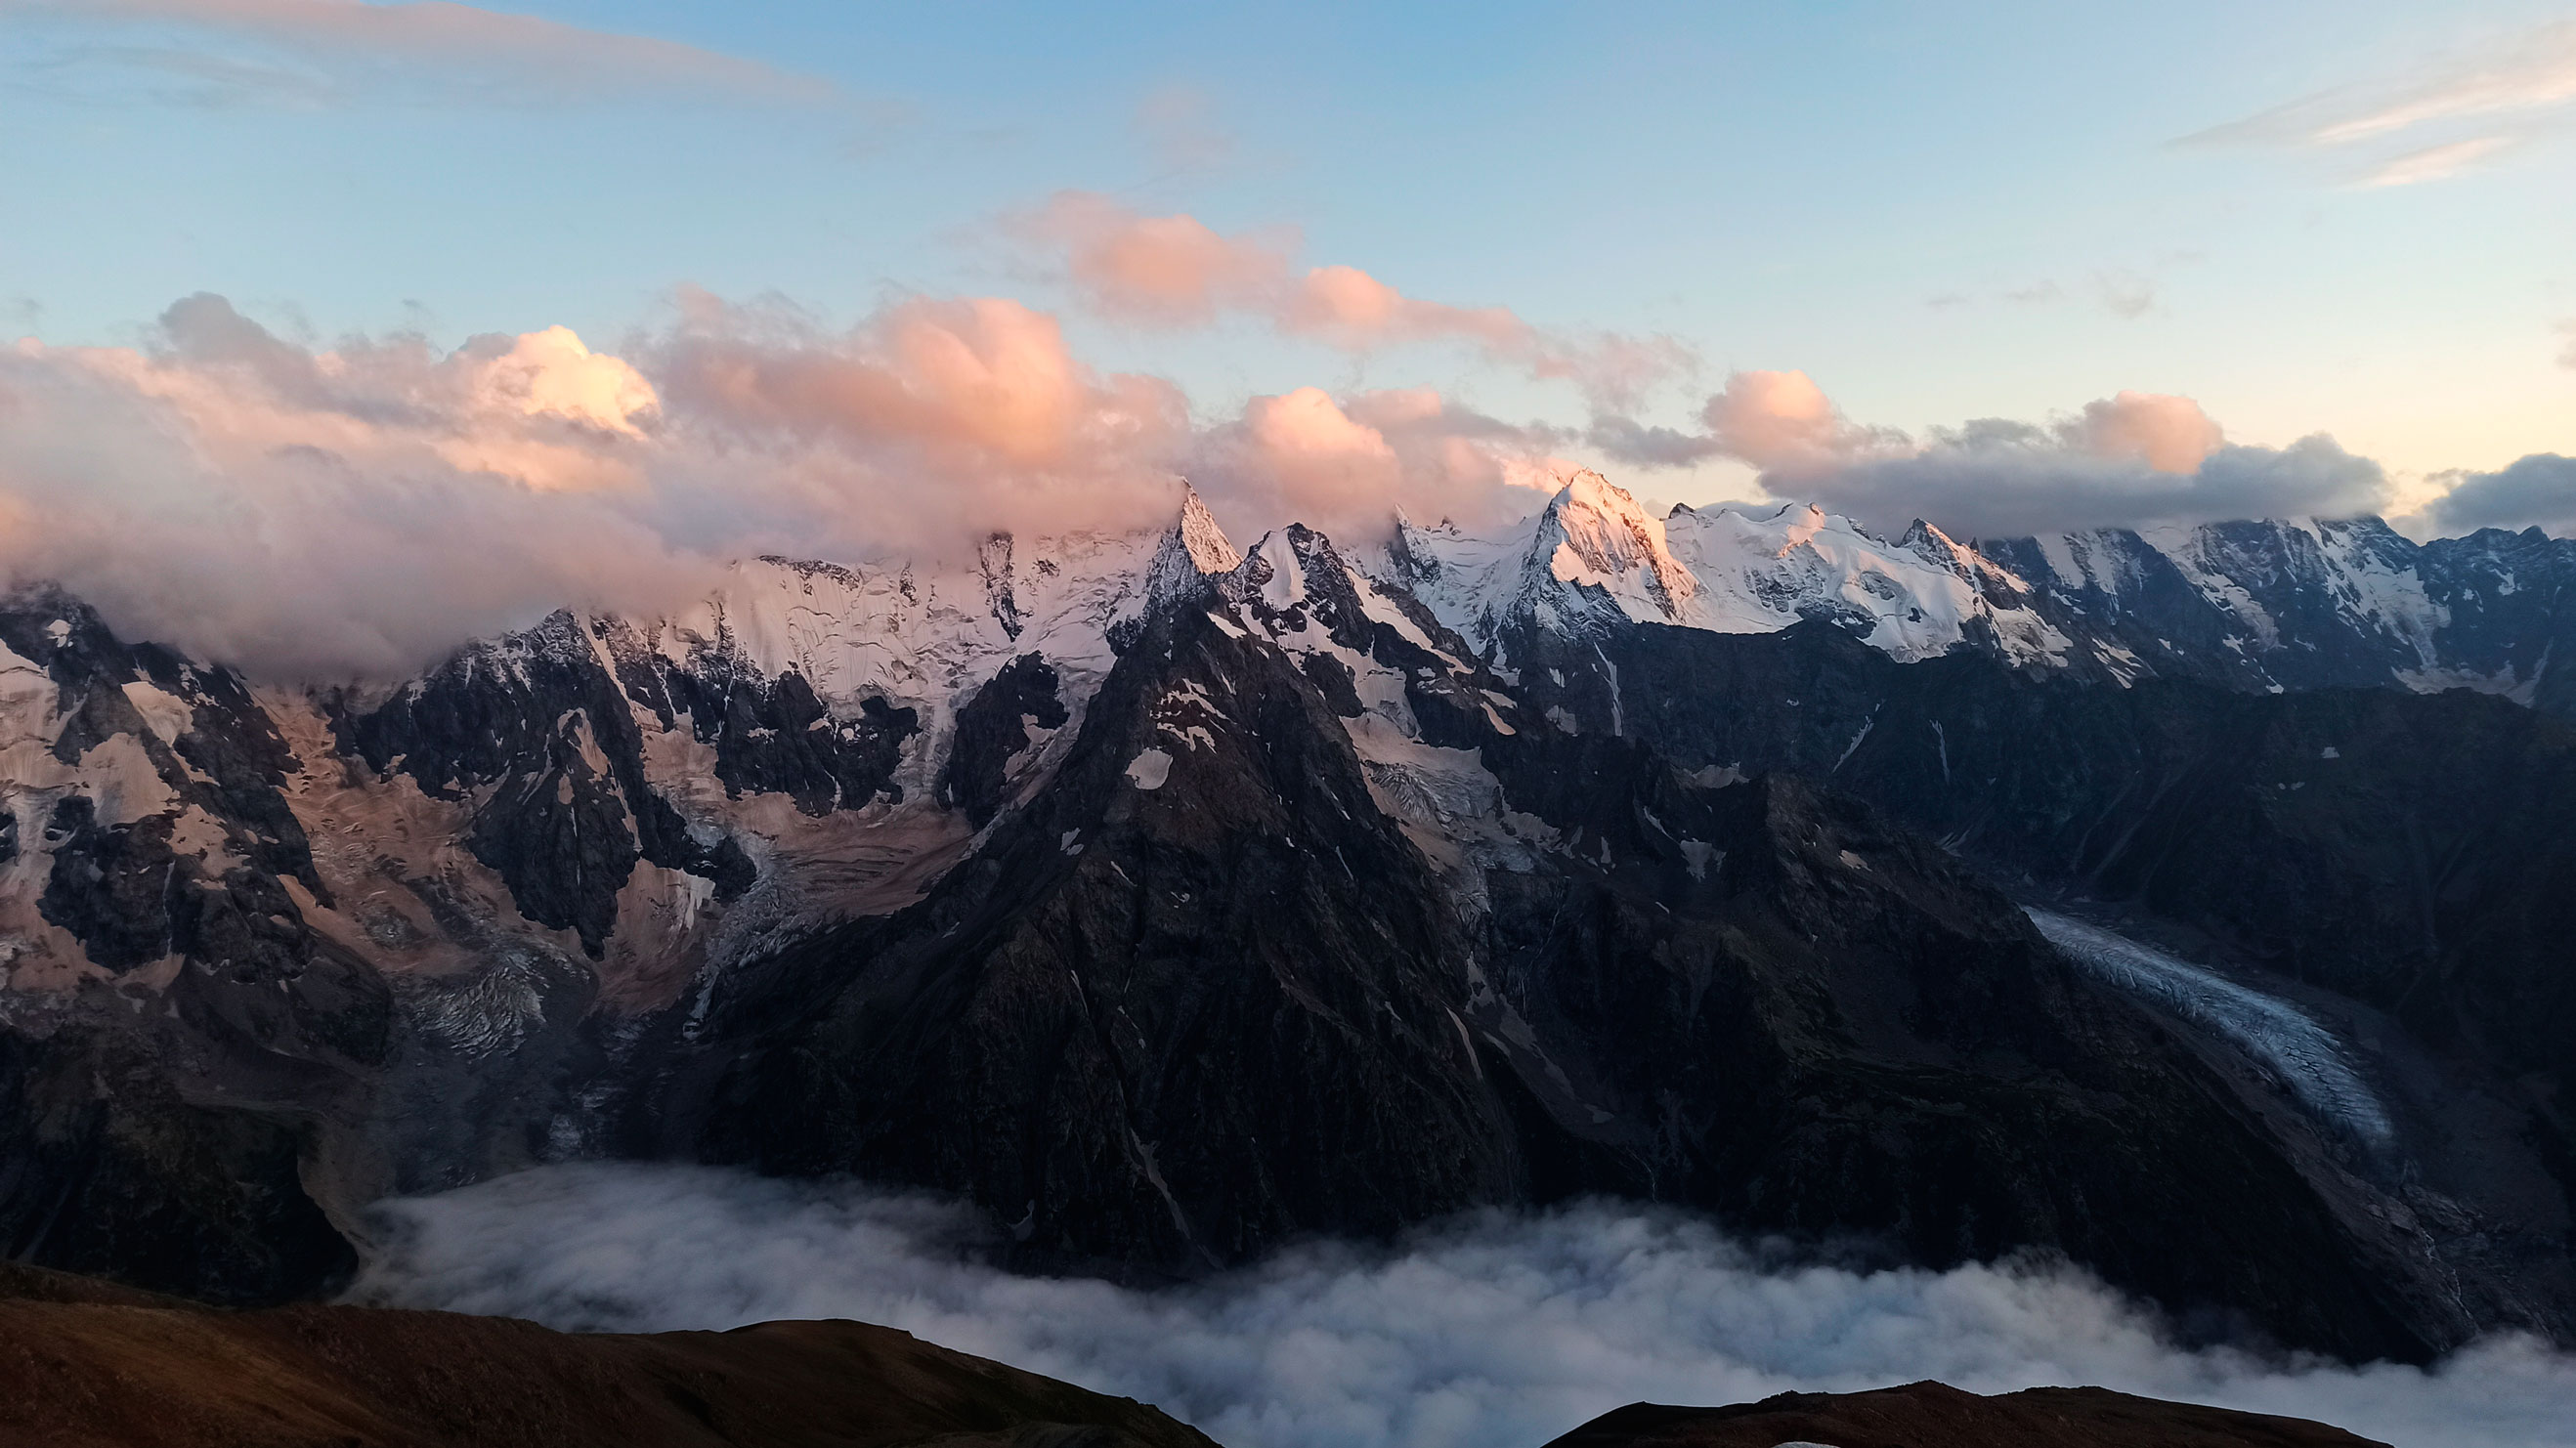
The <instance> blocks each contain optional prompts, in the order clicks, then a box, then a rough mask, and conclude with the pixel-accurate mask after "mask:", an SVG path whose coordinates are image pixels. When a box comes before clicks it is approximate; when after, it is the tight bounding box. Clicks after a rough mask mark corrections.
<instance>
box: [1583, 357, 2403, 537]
mask: <svg viewBox="0 0 2576 1448" xmlns="http://www.w3.org/2000/svg"><path fill="white" fill-rule="evenodd" d="M1700 421H1701V423H1702V425H1703V427H1704V428H1705V429H1706V431H1704V432H1702V433H1697V434H1690V433H1680V432H1675V431H1673V430H1670V429H1665V428H1647V427H1643V426H1641V425H1639V424H1636V423H1634V422H1632V421H1629V420H1626V419H1618V418H1613V419H1605V420H1604V421H1603V422H1596V423H1595V425H1594V427H1593V429H1592V431H1591V432H1590V433H1589V434H1588V437H1589V439H1590V440H1591V441H1592V443H1593V444H1594V445H1595V446H1596V447H1600V448H1602V449H1603V450H1604V451H1605V452H1607V453H1609V454H1610V455H1611V456H1612V457H1614V458H1616V459H1617V460H1619V461H1622V462H1626V463H1630V464H1633V465H1636V466H1644V467H1654V466H1677V465H1681V464H1684V463H1687V462H1690V461H1694V460H1696V459H1697V458H1700V457H1713V456H1723V457H1733V458H1738V459H1741V460H1743V461H1745V462H1748V463H1751V464H1752V465H1753V466H1755V467H1756V468H1759V469H1761V470H1762V484H1763V487H1764V488H1765V489H1766V490H1768V491H1769V492H1770V493H1771V494H1773V495H1774V496H1775V497H1786V498H1796V499H1799V500H1802V501H1813V502H1818V503H1822V504H1824V505H1825V506H1827V507H1829V508H1832V509H1834V510H1836V511H1838V512H1843V513H1847V514H1850V515H1852V516H1854V517H1857V518H1860V519H1863V520H1864V521H1868V522H1872V523H1875V524H1878V525H1880V526H1887V527H1895V526H1902V525H1903V524H1904V523H1905V522H1906V521H1908V520H1909V519H1912V518H1924V519H1928V520H1930V521H1931V522H1933V523H1934V524H1936V525H1938V526H1939V527H1941V528H1943V529H1944V530H1946V531H1948V532H1950V533H1953V534H1955V535H1958V536H1961V537H1986V538H1998V537H2019V536H2024V535H2028V534H2034V533H2054V532H2062V531H2069V530H2075V529H2084V528H2100V527H2142V526H2148V525H2153V524H2158V523H2196V522H2208V521H2214V520H2219V519H2228V518H2265V517H2275V518H2277V517H2304V516H2325V517H2344V516H2350V515H2353V514H2358V513H2366V512H2372V511H2375V510H2377V509H2379V508H2381V507H2383V506H2385V505H2386V503H2387V502H2388V500H2389V497H2390V488H2389V483H2388V478H2387V475H2386V474H2385V473H2384V472H2383V471H2382V470H2381V468H2380V467H2379V465H2378V464H2377V463H2375V462H2372V461H2371V460H2370V459H2368V458H2363V457H2356V456H2354V455H2353V454H2351V453H2348V452H2346V451H2344V449H2343V448H2342V447H2341V446H2340V445H2338V444H2337V443H2336V442H2335V441H2334V439H2332V438H2330V437H2327V436H2325V435H2323V434H2318V435H2316V436H2312V437H2306V438H2302V439H2300V440H2299V441H2297V442H2295V443H2292V444H2291V445H2289V446H2288V447H2286V448H2268V447H2244V446H2234V445H2230V444H2228V443H2227V442H2226V440H2225V434H2224V433H2223V432H2222V431H2221V430H2220V428H2219V426H2218V424H2217V423H2215V422H2213V421H2212V420H2211V419H2210V418H2209V416H2208V414H2206V413H2205V412H2203V411H2202V410H2201V408H2200V405H2199V404H2198V403H2196V402H2194V401H2192V400H2191V399H2190V398H2187V397H2170V396H2162V395H2158V394H2154V393H2144V392H2123V393H2121V394H2119V395H2118V396H2116V397H2112V398H2106V399H2102V400H2100V401H2096V402H2091V403H2088V404H2086V405H2085V407H2084V408H2083V409H2082V411H2080V412H2078V413H2076V414H2075V415H2073V416H2071V417H2064V418H2060V419H2058V420H2057V421H2055V422H2053V423H2051V424H2049V425H2046V426H2041V425H2038V424H2033V423H2026V422H2017V421H2013V420H2010V419H2005V418H1981V419H1977V420H1974V421H1971V422H1968V423H1965V424H1962V425H1961V426H1959V427H1956V428H1942V429H1933V430H1932V431H1931V432H1930V433H1929V434H1928V435H1927V436H1926V437H1924V438H1922V439H1916V438H1912V437H1909V436H1907V435H1906V434H1904V433H1902V432H1899V431H1897V430H1895V429H1893V428H1884V427H1865V426H1862V425H1860V424H1858V423H1855V422H1853V421H1851V420H1850V419H1849V418H1848V417H1846V416H1844V415H1843V413H1842V410H1841V409H1840V408H1838V407H1836V406H1835V405H1834V404H1833V402H1832V401H1831V399H1829V398H1827V397H1826V396H1825V394H1824V392H1823V390H1822V389H1820V388H1818V387H1817V386H1816V384H1815V383H1814V382H1813V381H1812V380H1811V379H1809V378H1808V377H1807V375H1806V374H1805V373H1803V372H1738V373H1735V374H1733V375H1731V376H1730V377H1728V378H1727V384H1726V388H1725V390H1724V391H1722V392H1719V393H1717V394H1715V395H1714V396H1712V397H1710V398H1709V399H1708V402H1707V403H1706V405H1704V406H1703V407H1702V408H1701V409H1700Z"/></svg>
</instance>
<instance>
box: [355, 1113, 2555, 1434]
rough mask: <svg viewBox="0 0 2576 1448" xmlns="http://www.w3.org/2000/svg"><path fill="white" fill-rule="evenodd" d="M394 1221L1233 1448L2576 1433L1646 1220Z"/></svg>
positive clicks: (2486, 1365)
mask: <svg viewBox="0 0 2576 1448" xmlns="http://www.w3.org/2000/svg"><path fill="white" fill-rule="evenodd" d="M377 1225H378V1226H379V1227H380V1228H381V1229H382V1231H383V1234H384V1241H383V1242H382V1244H381V1246H380V1249H379V1250H378V1252H377V1253H376V1254H375V1257H374V1260H373V1261H372V1262H371V1264H370V1266H369V1267H368V1269H367V1271H366V1273H365V1274H364V1276H363V1277H362V1278H361V1280H360V1281H359V1283H358V1284H357V1286H356V1287H355V1288H354V1289H353V1292H352V1297H353V1298H354V1299H355V1300H359V1301H365V1302H374V1303H385V1304H393V1305H400V1306H410V1307H435V1308H445V1309H450V1310H455V1311H464V1312H475V1313H496V1314H507V1315H511V1316H517V1317H525V1318H531V1319H534V1320H536V1321H539V1322H544V1323H549V1324H552V1325H553V1326H556V1327H560V1328H567V1329H574V1330H593V1331H658V1330H667V1329H675V1328H727V1327H735V1326H739V1325H742V1324H745V1323H751V1322H759V1321H764V1320H768V1319H775V1318H824V1317H841V1318H855V1319H859V1320H863V1321H868V1322H876V1323H883V1324H887V1325H890V1326H893V1327H899V1328H902V1329H905V1330H907V1331H909V1332H911V1333H913V1334H915V1335H916V1336H919V1337H922V1338H926V1339H928V1340H930V1341H933V1342H937V1343H942V1344H945V1345H947V1346H949V1347H953V1348H958V1349H961V1350H964V1351H966V1352H971V1353H976V1354H980V1355H982V1356H986V1357H991V1358H997V1359H1000V1360H1002V1361H1004V1362H1008V1363H1013V1364H1016V1365H1018V1366H1020V1367H1023V1368H1028V1369H1031V1370H1034V1371H1037V1372H1042V1373H1047V1374H1051V1375H1053V1376H1056V1377H1060V1378H1065V1379H1069V1380H1071V1381H1073V1382H1076V1383H1080V1384H1082V1385H1084V1386H1086V1387H1090V1388H1094V1389H1097V1390H1100V1391H1103V1392H1109V1393H1117V1394H1123V1395H1127V1396H1132V1397H1136V1398H1140V1399H1143V1400H1145V1401H1147V1402H1151V1403H1155V1404H1158V1405H1159V1406H1161V1407H1162V1408H1164V1409H1165V1410H1167V1411H1169V1412H1172V1413H1174V1414H1176V1415H1178V1416H1180V1417H1182V1418H1185V1419H1187V1420H1189V1421H1190V1422H1192V1423H1194V1424H1196V1425H1197V1426H1199V1427H1200V1428H1202V1429H1204V1430H1205V1431H1206V1432H1208V1433H1209V1434H1211V1435H1212V1436H1214V1437H1215V1438H1216V1439H1217V1440H1218V1441H1220V1442H1223V1443H1226V1444H1228V1445H1230V1448H1326V1445H1330V1448H1371V1445H1390V1448H1392V1445H1403V1448H1449V1445H1479V1448H1484V1445H1495V1448H1515V1445H1527V1448H1537V1445H1539V1444H1541V1443H1544V1442H1546V1441H1547V1440H1549V1439H1550V1438H1553V1437H1555V1436H1556V1435H1558V1434H1560V1433H1563V1432H1565V1431H1566V1430H1568V1429H1570V1428H1572V1427H1574V1426H1576V1425H1577V1424H1579V1423H1581V1422H1583V1421H1585V1420H1587V1419H1589V1418H1591V1417H1593V1416H1595V1415H1597V1414H1599V1413H1602V1412H1605V1411H1607V1410H1609V1409H1611V1408H1615V1407H1618V1406H1620V1405H1621V1404H1624V1403H1629V1402H1634V1401H1638V1400H1641V1399H1643V1400H1652V1401H1660V1402H1670V1403H1710V1404H1716V1403H1731V1402H1740V1401H1745V1400H1749V1399H1755V1398H1760V1397H1764V1396H1767V1395H1769V1394H1772V1393H1778V1392H1785V1391H1790V1390H1807V1391H1851V1390H1857V1389H1863V1388H1872V1387H1881V1386H1885V1385H1888V1384H1892V1383H1902V1382H1910V1381H1914V1380H1917V1379H1922V1378H1938V1379H1940V1380H1942V1381H1944V1382H1948V1383H1952V1384H1955V1385H1957V1386H1960V1387H1963V1388H1968V1389H1971V1390H1974V1391H1978V1392H1989V1393H1991V1392H2000V1391H2007V1390H2011V1389H2016V1388H2023V1387H2030V1386H2035V1385H2041V1384H2069V1385H2072V1384H2099V1385H2102V1386H2106V1387H2112V1388H2118V1389H2121V1390H2124V1391H2128V1392H2135V1393H2144V1394H2150V1395H2154V1396H2157V1397H2165V1398H2177V1399H2187V1400H2191V1401H2196V1402H2204V1403H2214V1404H2220V1405H2224V1406H2228V1407H2235V1408H2245V1409H2251V1410H2255V1411H2260V1412H2268V1413H2283V1414H2291V1415H2295V1416H2300V1417H2311V1418H2317V1419H2322V1420H2324V1421H2327V1422H2332V1423H2336V1424H2338V1425H2341V1426H2343V1427H2347V1428H2350V1429H2352V1430H2354V1431H2356V1432H2359V1433H2362V1434H2364V1435H2365V1436H2368V1437H2372V1438H2378V1439H2383V1440H2386V1441H2388V1442H2390V1443H2394V1444H2397V1445H2399V1448H2535V1445H2564V1444H2576V1356H2570V1355H2567V1354H2560V1353H2554V1352H2551V1351H2550V1350H2548V1349H2546V1348H2545V1347H2543V1346H2541V1345H2539V1344H2537V1343H2535V1342H2532V1341H2530V1340H2528V1339H2519V1338H2501V1339H2496V1340H2491V1341H2487V1342H2483V1343H2480V1344H2477V1345H2475V1346H2472V1347H2470V1348H2468V1349H2466V1350H2464V1351H2461V1352H2459V1353H2457V1354H2454V1355H2453V1356H2452V1357H2450V1358H2449V1359H2447V1360H2445V1361H2444V1362H2442V1363H2440V1364H2438V1365H2436V1366H2435V1367H2433V1368H2430V1369H2418V1368H2412V1367H2400V1366H2392V1365H2385V1364H2383V1365H2375V1366H2370V1367H2363V1368H2351V1367H2345V1366H2340V1365H2335V1364H2329V1363H2323V1362H2316V1361H2305V1360H2282V1359H2277V1358H2263V1357H2258V1356H2255V1355H2252V1354H2249V1353H2246V1352H2242V1351H2239V1350H2235V1349H2226V1348H2211V1349H2201V1350H2186V1349H2183V1348H2180V1347H2177V1346H2175V1345H2173V1343H2172V1342H2171V1341H2170V1340H2168V1339H2167V1338H2165V1337H2164V1336H2163V1335H2161V1333H2160V1331H2159V1328H2158V1324H2157V1321H2156V1319H2155V1318H2154V1316H2153V1315H2152V1314H2150V1313H2147V1312H2145V1311H2142V1310H2141V1309H2140V1308H2138V1307H2137V1306H2135V1305H2134V1304H2132V1303H2130V1302H2128V1301H2126V1300H2124V1299H2123V1298H2121V1297H2120V1296H2118V1295H2117V1294H2115V1293H2113V1292H2111V1291H2109V1290H2108V1289H2106V1288H2104V1287H2103V1286H2101V1285H2100V1284H2099V1283H2098V1282H2095V1281H2093V1280H2092V1279H2090V1278H2088V1277H2086V1276H2084V1275H2082V1274H2081V1273H2077V1272H2073V1271H2069V1270H2066V1269H2064V1268H2051V1267H2041V1266H2031V1265H2011V1264H2004V1265H1980V1266H1969V1267H1961V1268H1958V1269H1955V1270H1952V1271H1948V1272H1928V1271H1919V1270H1862V1269H1856V1268H1849V1267H1842V1266H1820V1265H1815V1264H1813V1263H1812V1262H1800V1261H1796V1260H1792V1259H1790V1258H1788V1257H1786V1256H1784V1255H1783V1254H1781V1253H1779V1252H1776V1251H1772V1250H1769V1249H1766V1248H1764V1247H1762V1246H1759V1245H1754V1244H1747V1243H1744V1242H1741V1241H1737V1240H1735V1239H1732V1238H1730V1237H1728V1236H1726V1235H1725V1234H1723V1233H1721V1232H1719V1231H1718V1230H1716V1229H1715V1228H1713V1227H1711V1226H1709V1225H1708V1224H1707V1223H1705V1222H1703V1221H1700V1220H1697V1219H1695V1218H1692V1217H1689V1216H1687V1215H1683V1214H1680V1213H1675V1212H1670V1211H1665V1210H1661V1209H1654V1208H1645V1207H1638V1206H1633V1205H1627V1204H1616V1203H1597V1202H1596V1203H1587V1204H1583V1205H1578V1206H1574V1207H1570V1208H1566V1209H1562V1210H1557V1211H1549V1212H1543V1213H1502V1212H1487V1213H1477V1214H1471V1215H1468V1216H1465V1217H1461V1218H1458V1219H1454V1220H1452V1221H1449V1222H1445V1223H1441V1224H1437V1225H1434V1226H1431V1227H1427V1228H1424V1229H1422V1230H1420V1231H1417V1232H1415V1233H1413V1234H1411V1235H1409V1236H1407V1237H1406V1238H1405V1239H1404V1240H1402V1241H1401V1242H1399V1243H1396V1244H1394V1245H1392V1246H1380V1247H1361V1246H1353V1245H1348V1244H1338V1243H1328V1244H1314V1245H1308V1246H1303V1247H1299V1248H1295V1249H1292V1250H1289V1251H1286V1252H1283V1253H1281V1254H1279V1255H1277V1256H1275V1257H1273V1258H1271V1259H1269V1260H1268V1261H1266V1262H1263V1263H1261V1264H1259V1265H1257V1266H1254V1267H1250V1268H1246V1269H1243V1270H1240V1271H1237V1272H1234V1273H1231V1274H1228V1275H1226V1276H1222V1277H1219V1278H1216V1279H1213V1280H1210V1281H1206V1282H1200V1283H1195V1284H1192V1285H1188V1286H1181V1287H1171V1288H1163V1289H1159V1290H1138V1289H1133V1288H1127V1287H1121V1286H1117V1285H1114V1284H1111V1283H1108V1282H1103V1281H1098V1280H1093V1279H1086V1278H1032V1277H1022V1276H1014V1275H1012V1274H1010V1273H1007V1272H1003V1271H1001V1270H999V1269H997V1268H995V1267H993V1266H990V1265H988V1264H987V1263H986V1262H985V1261H983V1260H981V1255H982V1248H983V1247H984V1245H985V1242H986V1239H985V1238H984V1236H983V1230H982V1228H981V1227H980V1225H979V1219H978V1218H977V1217H976V1215H975V1214H974V1213H972V1212H971V1211H969V1210H968V1209H966V1208H964V1207H963V1206H961V1205H959V1204H957V1203H955V1202H953V1201H949V1200H945V1199H942V1198H937V1197H932V1196H925V1195H921V1194H918V1193H904V1192H894V1191H887V1190H882V1189H878V1188H871V1187H868V1186H865V1185H862V1184H859V1183H854V1182H848V1181H838V1182H819V1183H818V1182H787V1181H775V1180H767V1179H763V1178H758V1177H753V1176H748V1175H744V1174H741V1173H736V1172H729V1171H723V1170H717V1169H711V1168H701V1167H684V1166H648V1165H632V1164H605V1163H590V1164H581V1165H569V1166H555V1167H546V1168H541V1169H538V1170H534V1171H529V1172H525V1173H521V1174H519V1175H516V1176H510V1177H505V1178H502V1179H499V1180H496V1181H491V1182H486V1183H483V1184H481V1185H478V1186H473V1187H468V1188H464V1189H462V1190H459V1191H454V1192H449V1193H446V1194H443V1195H440V1196H432V1197H419V1198H410V1199H404V1200H399V1201H393V1202H389V1203H385V1204H383V1205H382V1206H381V1207H380V1208H379V1209H378V1218H377Z"/></svg>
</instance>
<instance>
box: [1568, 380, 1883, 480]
mask: <svg viewBox="0 0 2576 1448" xmlns="http://www.w3.org/2000/svg"><path fill="white" fill-rule="evenodd" d="M1699 420H1700V425H1701V426H1702V427H1703V428H1705V429H1706V431H1705V432H1702V433H1696V434H1694V433H1684V432H1679V431H1676V430H1674V429H1672V428H1667V427H1646V426H1643V425H1641V424H1639V423H1637V422H1635V421H1633V420H1631V419H1628V418H1625V417H1619V416H1604V417H1599V418H1596V419H1594V421H1593V424H1592V427H1591V430H1590V432H1589V433H1588V434H1587V439H1588V440H1589V441H1590V442H1591V443H1592V445H1593V446H1594V447H1597V448H1599V449H1601V450H1602V451H1603V452H1604V453H1606V454H1608V455H1609V456H1610V457H1611V458H1613V459H1615V460H1617V461H1619V462H1623V463H1629V464H1632V465H1635V466H1638V467H1686V466H1689V465H1691V464H1693V463H1697V462H1699V461H1702V460H1704V459H1707V458H1712V457H1731V458H1736V459H1740V460H1741V461H1744V462H1748V463H1751V464H1752V465H1753V466H1755V467H1757V468H1761V469H1764V470H1766V471H1768V470H1773V469H1800V470H1804V469H1812V468H1816V467H1821V466H1825V465H1828V464H1831V463H1834V462H1836V461H1839V460H1842V459H1847V458H1851V457H1856V456H1859V455H1861V454H1863V453H1866V452H1869V451H1872V450H1875V449H1879V448H1883V447H1887V446H1892V445H1902V444H1903V442H1904V440H1905V439H1904V435H1903V434H1901V433H1896V432H1892V431H1889V430H1887V429H1883V428H1866V427H1862V426H1860V425H1858V424H1856V423H1854V422H1852V421H1851V420H1850V419H1849V418H1847V417H1845V416H1843V414H1842V410H1841V409H1840V408H1837V407H1836V406H1834V404H1833V402H1832V400H1831V399H1829V398H1827V397H1826V396H1825V393H1824V389H1822V388H1820V387H1818V386H1817V385H1816V383H1815V380H1814V379H1813V378H1810V377H1809V376H1808V375H1807V374H1806V373H1804V372H1794V371H1792V372H1731V373H1728V374H1727V378H1726V385H1725V387H1724V388H1722V389H1721V390H1719V391H1717V392H1715V393H1712V394H1710V396H1709V398H1708V400H1707V401H1706V402H1705V403H1703V404H1702V405H1701V407H1700V411H1699Z"/></svg>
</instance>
